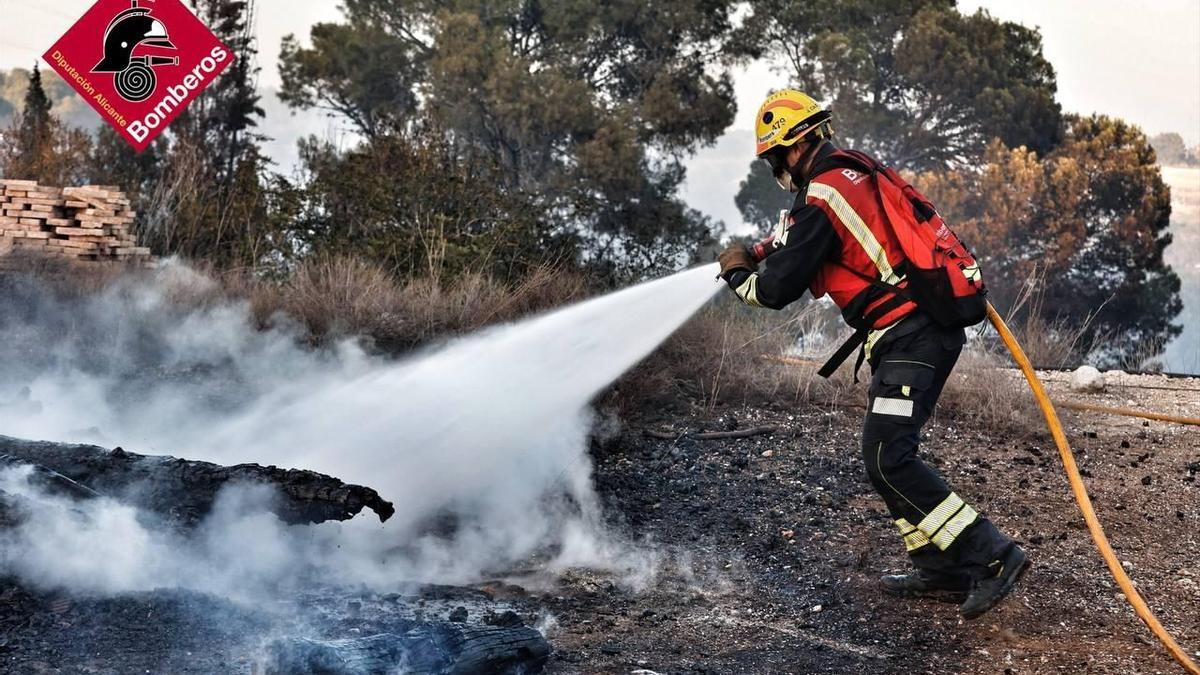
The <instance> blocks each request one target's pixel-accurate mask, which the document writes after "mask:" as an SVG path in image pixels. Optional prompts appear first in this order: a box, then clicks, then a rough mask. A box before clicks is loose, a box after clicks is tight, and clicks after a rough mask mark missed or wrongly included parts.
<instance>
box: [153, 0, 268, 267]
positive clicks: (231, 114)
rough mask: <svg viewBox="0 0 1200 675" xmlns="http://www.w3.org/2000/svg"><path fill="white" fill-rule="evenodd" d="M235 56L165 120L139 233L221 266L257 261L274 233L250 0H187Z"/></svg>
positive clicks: (162, 245) (155, 244) (159, 247)
mask: <svg viewBox="0 0 1200 675" xmlns="http://www.w3.org/2000/svg"><path fill="white" fill-rule="evenodd" d="M192 6H193V8H194V9H195V11H196V13H197V15H198V16H200V18H201V19H202V20H203V21H204V23H205V24H206V25H207V26H209V28H211V29H212V30H213V32H214V33H215V34H216V35H217V37H218V38H220V39H221V41H222V42H224V43H225V44H226V45H228V46H229V48H230V50H231V51H232V52H233V54H234V55H235V56H236V59H235V61H234V63H233V64H232V65H231V66H230V67H229V68H228V69H227V70H226V71H225V72H224V73H222V75H221V76H220V77H219V78H218V79H217V80H216V81H215V82H213V84H212V85H210V86H209V87H208V88H207V89H205V91H204V92H203V93H202V94H200V96H198V97H197V98H196V100H194V101H193V102H192V103H191V105H189V106H188V108H187V109H186V110H185V111H184V112H183V113H182V114H181V115H180V116H179V118H178V119H177V120H176V121H175V122H174V123H173V124H172V125H171V130H170V137H171V140H170V149H169V150H168V151H167V152H166V153H165V157H164V158H163V163H162V168H161V170H162V177H161V179H160V180H159V181H158V182H157V183H156V186H155V194H154V195H152V198H151V203H152V207H153V208H152V209H151V212H150V213H149V214H147V217H146V218H145V222H144V224H143V236H144V237H145V238H146V239H147V240H148V242H149V243H150V244H151V245H152V246H153V247H155V248H156V249H157V250H160V251H162V252H169V253H180V254H183V255H185V256H191V257H201V258H205V259H207V260H209V261H210V262H213V263H216V264H218V265H222V266H228V265H245V266H253V265H256V264H257V263H258V262H259V261H260V260H259V259H260V257H261V256H263V255H266V254H267V253H268V252H269V247H268V246H267V244H266V242H267V241H268V240H269V239H270V238H271V236H272V233H269V232H267V231H265V230H264V228H265V227H266V226H267V224H268V223H270V222H271V220H270V218H269V217H268V214H267V212H266V204H267V202H268V195H267V194H266V190H265V187H264V184H263V174H264V173H265V170H266V166H267V164H268V160H267V159H266V158H265V157H264V156H263V154H262V151H261V143H262V141H263V140H264V137H263V136H262V135H261V134H259V133H258V132H257V131H256V129H257V126H258V120H259V119H261V118H262V116H263V114H264V113H263V110H262V108H261V107H260V105H259V100H260V96H259V94H258V90H257V78H258V72H259V68H258V66H257V63H256V58H255V57H256V55H257V46H256V44H255V41H254V34H253V26H254V12H255V4H254V2H253V0H193V1H192Z"/></svg>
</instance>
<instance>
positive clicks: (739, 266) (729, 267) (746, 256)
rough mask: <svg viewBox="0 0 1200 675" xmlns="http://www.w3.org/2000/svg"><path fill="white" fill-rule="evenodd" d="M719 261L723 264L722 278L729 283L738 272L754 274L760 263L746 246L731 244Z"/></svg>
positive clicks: (718, 258) (722, 252)
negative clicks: (731, 276) (730, 278)
mask: <svg viewBox="0 0 1200 675" xmlns="http://www.w3.org/2000/svg"><path fill="white" fill-rule="evenodd" d="M717 260H718V261H719V262H720V263H721V278H722V279H724V280H725V281H729V277H730V275H731V274H733V273H734V272H736V271H738V270H746V271H747V272H753V271H755V270H757V269H758V263H757V262H755V260H754V256H753V255H751V254H750V249H748V248H746V246H745V245H744V244H737V243H734V244H730V245H729V248H726V249H725V250H724V251H721V255H719V256H717Z"/></svg>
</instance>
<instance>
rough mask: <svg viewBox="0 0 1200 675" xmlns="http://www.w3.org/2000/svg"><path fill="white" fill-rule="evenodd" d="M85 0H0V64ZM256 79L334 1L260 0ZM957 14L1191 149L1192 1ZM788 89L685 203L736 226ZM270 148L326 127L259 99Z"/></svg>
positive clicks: (1082, 1)
mask: <svg viewBox="0 0 1200 675" xmlns="http://www.w3.org/2000/svg"><path fill="white" fill-rule="evenodd" d="M91 4H92V2H91V1H90V0H54V1H53V2H51V1H49V0H0V68H11V67H14V66H21V67H25V68H28V67H30V66H31V65H32V64H33V61H34V60H35V59H36V58H38V56H39V55H40V54H41V53H42V52H43V51H44V50H45V49H46V47H48V46H49V45H50V44H52V43H53V42H54V40H56V39H57V38H58V36H59V35H61V34H62V33H63V32H64V31H66V29H67V27H68V26H69V25H70V24H71V23H72V22H73V21H74V20H75V19H76V18H78V16H79V15H81V14H82V13H83V11H84V10H85V9H86V8H87V7H89V6H90V5H91ZM258 6H259V13H258V14H259V15H258V35H259V40H260V48H261V50H262V53H261V55H260V61H261V64H262V66H263V71H262V76H261V80H260V83H261V84H262V85H263V87H264V88H268V89H269V88H273V87H276V86H278V83H279V75H278V69H277V62H278V53H279V42H280V39H281V38H282V37H283V36H284V35H286V34H287V33H297V34H299V35H307V32H308V28H309V26H311V25H312V24H313V23H315V22H317V21H327V20H334V19H336V18H337V17H338V16H339V14H338V11H337V3H336V2H334V1H333V0H259V2H258ZM959 6H960V8H961V9H962V10H963V11H964V12H974V11H975V10H976V9H979V8H984V9H986V10H987V11H989V12H991V13H992V14H993V15H994V16H996V17H998V18H1001V19H1005V20H1010V21H1017V22H1020V23H1023V24H1026V25H1030V26H1037V27H1039V28H1040V29H1041V31H1042V36H1043V39H1044V42H1045V54H1046V57H1047V58H1048V59H1049V60H1050V62H1051V63H1052V64H1054V67H1055V69H1056V71H1057V73H1058V87H1059V101H1060V102H1061V103H1062V105H1063V108H1064V110H1066V111H1068V112H1083V113H1090V112H1103V113H1108V114H1112V115H1116V116H1120V117H1123V118H1125V119H1127V120H1130V121H1132V122H1134V123H1137V124H1139V125H1141V126H1142V127H1143V128H1144V129H1145V130H1146V132H1147V133H1150V134H1155V133H1159V132H1163V131H1178V132H1179V133H1180V134H1182V135H1183V136H1184V138H1185V139H1186V140H1187V142H1188V143H1189V144H1196V143H1200V0H1153V1H1152V2H1145V1H1143V2H1136V3H1135V2H1132V1H1131V0H1053V1H1048V0H962V1H961V2H960V3H959ZM785 83H786V81H785V78H784V77H783V76H780V75H777V74H775V73H772V72H771V71H770V70H769V69H768V68H767V67H765V66H763V65H757V66H753V67H751V68H749V69H746V70H743V71H739V72H738V73H737V82H736V84H737V95H738V104H739V110H738V115H737V119H736V121H735V122H734V124H733V126H732V127H731V128H730V130H729V131H728V133H726V134H725V136H724V137H722V138H721V140H720V141H719V142H718V143H717V144H716V145H715V146H713V147H711V148H706V149H703V150H702V151H701V152H700V153H698V154H697V156H696V157H695V158H694V159H693V160H692V161H691V162H690V163H689V180H688V185H687V188H686V190H685V197H686V198H687V199H688V200H689V201H690V202H691V204H692V205H693V206H695V207H696V208H699V209H700V210H702V211H705V212H706V213H709V214H711V215H713V216H715V217H717V218H721V219H723V220H725V221H726V222H727V223H728V224H729V225H730V226H731V227H732V228H735V229H736V228H737V227H738V226H739V225H740V220H741V219H740V217H739V216H738V213H737V210H736V208H735V207H734V205H733V195H734V194H735V193H736V191H737V185H738V181H740V180H741V178H742V177H743V176H744V175H745V171H746V167H747V165H748V163H749V161H750V154H751V152H752V150H751V146H752V140H751V134H750V131H749V129H750V127H751V122H752V119H753V115H754V111H755V109H756V108H757V107H758V103H759V102H760V99H761V98H762V97H763V96H764V95H765V94H766V92H767V91H768V90H770V89H773V88H778V87H780V86H782V85H784V84H785ZM264 104H265V106H264V107H266V108H267V112H268V115H269V119H268V120H267V122H266V126H265V129H264V130H265V131H266V132H267V133H268V134H269V135H272V136H274V137H275V140H274V142H272V143H271V144H270V145H269V147H268V151H269V152H270V153H271V154H272V156H273V157H275V158H276V160H277V161H278V162H279V164H280V165H281V166H282V167H284V168H286V167H288V166H290V164H291V162H292V161H293V159H294V156H295V153H294V146H295V139H296V138H299V137H300V136H302V135H304V134H308V133H325V132H328V131H330V130H331V125H330V123H329V122H328V121H326V120H324V119H322V118H321V117H320V116H318V115H311V114H301V115H294V116H293V115H289V114H287V113H286V108H284V107H283V106H282V105H281V104H279V103H278V102H277V100H275V99H274V97H273V96H270V95H269V94H268V96H267V98H266V100H265V101H264Z"/></svg>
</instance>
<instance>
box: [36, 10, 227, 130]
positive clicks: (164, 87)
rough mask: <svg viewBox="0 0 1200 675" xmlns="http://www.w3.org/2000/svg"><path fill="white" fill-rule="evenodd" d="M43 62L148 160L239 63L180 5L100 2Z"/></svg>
mask: <svg viewBox="0 0 1200 675" xmlns="http://www.w3.org/2000/svg"><path fill="white" fill-rule="evenodd" d="M42 58H43V59H45V61H46V63H48V64H49V65H50V67H52V68H53V69H54V70H55V71H56V72H57V73H58V74H59V75H61V76H62V78H63V79H64V80H66V81H67V84H69V85H71V86H72V87H73V88H74V89H75V91H77V92H79V94H80V95H81V96H83V97H84V98H85V99H86V100H87V102H88V103H89V104H90V105H91V106H92V107H93V108H95V109H96V112H98V113H100V116H101V117H103V118H104V120H105V121H106V122H108V123H109V124H111V125H112V127H113V128H114V129H116V130H117V132H118V133H120V134H121V136H123V137H124V138H125V140H127V141H129V143H130V144H131V145H133V147H134V148H136V149H137V151H138V152H141V151H142V150H145V149H146V147H147V146H149V145H150V142H151V141H153V140H154V139H155V138H156V137H157V136H158V135H159V134H161V133H162V132H163V130H164V129H166V127H167V125H168V124H170V123H171V121H172V120H174V119H175V118H176V117H178V116H179V113H181V112H183V109H184V108H186V107H187V106H188V104H189V103H191V102H192V100H194V99H195V98H196V97H197V96H199V95H200V92H202V91H204V89H205V88H207V87H208V86H209V85H210V84H212V83H213V81H214V80H215V79H216V78H217V76H218V75H220V74H221V73H222V72H223V71H224V70H225V69H226V68H228V67H229V65H230V64H231V63H233V59H234V55H233V52H231V51H230V50H229V48H228V47H227V46H225V45H224V44H222V43H221V41H220V40H218V39H217V36H215V35H213V33H212V31H210V30H209V29H208V28H207V27H206V26H205V25H204V24H203V23H201V22H200V20H199V19H198V18H196V15H195V14H192V12H191V10H189V9H188V8H187V7H185V6H184V5H183V3H182V2H180V0H99V1H98V2H97V3H96V4H94V5H92V8H91V9H89V10H88V11H87V12H86V13H84V15H83V17H82V18H80V19H79V21H77V22H76V23H75V25H73V26H71V28H70V29H69V30H67V32H66V33H65V34H64V35H63V36H62V37H61V38H59V39H58V42H55V43H54V45H53V46H52V47H50V49H48V50H47V51H46V53H45V54H43V55H42Z"/></svg>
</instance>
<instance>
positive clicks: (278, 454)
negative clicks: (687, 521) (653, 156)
mask: <svg viewBox="0 0 1200 675" xmlns="http://www.w3.org/2000/svg"><path fill="white" fill-rule="evenodd" d="M715 273H716V270H715V268H714V267H713V266H707V267H703V268H699V269H695V270H690V271H687V272H683V273H679V274H677V275H674V276H672V277H668V278H665V279H660V280H657V281H653V282H648V283H645V284H642V285H639V286H635V287H633V288H629V289H626V290H624V291H620V292H617V293H613V294H610V295H607V296H603V297H600V298H596V299H593V300H590V301H586V302H583V303H579V304H576V305H573V306H570V307H567V308H564V309H561V310H558V311H555V312H552V313H549V314H545V315H542V316H538V317H534V318H531V319H527V320H525V321H522V322H519V323H515V324H511V325H505V326H498V327H494V328H491V329H488V330H485V331H482V332H480V333H478V334H475V335H471V336H467V337H465V338H461V339H457V340H454V341H452V342H449V343H446V344H444V345H441V346H439V347H436V348H433V349H429V350H426V351H425V352H422V353H419V354H416V355H413V356H411V357H409V358H407V359H405V360H402V361H398V362H397V361H393V360H388V359H384V358H382V357H378V356H373V355H370V354H368V353H367V352H366V351H364V350H363V349H362V348H361V347H360V346H359V345H358V344H357V343H356V342H355V341H353V340H347V341H344V342H341V343H339V344H336V345H333V346H331V347H328V348H325V349H320V350H312V349H308V348H306V347H304V346H303V341H302V340H301V339H300V334H299V331H298V330H295V329H294V328H291V327H289V326H288V325H287V323H286V322H277V324H278V325H277V327H274V328H271V329H267V330H258V329H256V328H255V327H254V325H253V322H252V321H251V318H250V313H249V311H248V308H247V307H246V306H244V305H240V304H237V303H227V304H217V305H215V306H209V307H204V308H199V309H197V308H195V307H191V308H189V309H182V308H181V307H182V306H181V305H180V304H179V303H175V302H173V301H172V298H173V297H175V295H176V294H177V293H179V292H181V291H188V290H194V289H195V288H197V287H198V286H203V285H206V284H211V283H212V282H211V281H210V280H208V279H207V278H205V277H204V276H202V275H199V274H197V273H195V272H193V271H191V270H189V269H188V268H186V267H184V266H181V265H178V264H168V265H165V266H164V267H163V269H161V270H160V271H159V272H158V273H157V275H156V276H155V277H154V279H153V282H152V283H146V282H145V280H142V281H141V282H139V283H137V284H134V283H132V282H130V283H119V284H116V285H114V286H113V287H111V288H109V289H107V290H104V291H102V292H100V293H98V294H95V295H90V296H86V297H82V298H64V297H63V296H61V295H59V294H55V293H52V292H50V291H48V290H47V289H45V288H44V287H42V286H40V285H38V284H37V283H35V282H33V281H28V280H26V281H13V280H10V281H8V282H7V284H8V286H9V287H8V288H7V289H5V291H6V292H5V293H4V297H3V300H0V340H2V341H3V344H4V345H5V349H3V350H0V433H5V434H8V435H12V436H20V437H26V438H33V439H39V440H54V441H71V442H89V443H96V444H100V445H106V446H110V447H111V446H116V445H120V446H123V447H125V448H126V449H129V450H132V451H135V452H142V453H147V454H171V455H176V456H182V457H188V458H190V459H202V460H209V461H214V462H219V463H223V464H233V463H241V462H256V463H260V464H275V465H278V466H282V467H288V468H304V469H312V470H315V471H320V472H322V473H327V474H330V475H333V476H337V477H339V478H341V479H343V480H346V481H348V482H352V483H358V484H362V485H368V486H370V487H373V488H375V489H377V490H378V491H379V492H380V493H381V494H382V495H383V496H384V497H385V498H386V499H389V500H391V501H393V502H394V503H395V505H396V507H397V514H396V516H395V517H394V518H393V519H392V520H391V521H389V522H388V523H387V524H386V525H379V524H378V523H372V522H370V521H369V520H368V519H367V518H364V517H360V518H359V519H356V520H354V521H351V522H349V523H345V524H324V525H317V526H305V527H286V526H283V525H281V524H280V523H279V522H278V521H276V520H275V519H274V517H273V516H269V515H266V514H263V513H262V510H261V509H260V508H255V504H256V500H263V499H269V498H270V495H269V494H262V493H261V491H257V490H232V491H229V492H228V493H227V494H225V495H224V496H223V499H222V500H221V502H220V504H219V506H218V508H217V509H216V510H215V512H214V513H213V514H212V516H211V517H210V518H209V520H208V521H207V522H206V523H205V524H204V526H203V527H201V528H200V530H199V531H198V532H196V533H193V534H190V535H188V536H187V537H186V539H185V538H183V535H179V534H176V533H170V532H167V531H165V530H162V529H160V528H156V527H154V525H153V524H152V523H147V522H146V519H145V518H144V517H141V516H139V514H138V513H136V512H135V511H133V510H132V509H130V508H129V507H127V506H122V505H121V504H119V503H116V502H114V501H111V500H93V501H91V502H86V503H83V504H68V503H66V502H62V501H61V500H58V499H57V498H54V497H51V496H48V495H44V494H40V493H39V492H38V491H37V490H35V489H33V488H31V487H30V486H29V485H28V483H27V482H26V481H25V480H24V477H23V475H22V474H21V473H20V472H19V471H11V470H10V471H8V472H5V473H4V474H3V475H2V476H0V490H3V491H4V492H8V493H10V494H15V495H20V496H21V498H22V499H25V500H27V501H28V502H30V503H33V504H36V505H37V507H38V508H35V509H32V512H33V513H34V514H35V515H34V517H32V518H31V519H30V520H28V521H27V522H26V523H25V524H23V525H22V526H21V527H20V529H18V530H16V531H13V532H9V533H8V534H6V535H5V539H4V540H3V541H0V544H3V546H4V553H3V554H0V566H2V567H3V568H6V569H8V570H9V571H12V572H15V573H17V574H20V575H21V576H22V577H23V578H26V579H27V580H30V581H32V582H34V583H39V584H41V585H46V586H64V587H72V588H86V589H91V590H109V591H118V590H137V589H147V588H154V587H160V586H184V587H192V588H198V589H202V590H210V591H216V592H222V593H229V594H234V593H235V592H236V591H237V588H242V587H245V586H247V585H254V586H257V587H260V588H262V587H270V586H271V585H273V584H277V583H282V582H284V581H285V580H288V579H301V578H303V577H305V576H307V575H314V574H319V575H322V577H323V578H324V579H326V580H330V579H334V580H339V581H344V582H354V583H366V584H368V585H375V586H383V585H389V584H395V583H397V582H401V581H438V582H442V583H455V582H464V581H469V580H472V579H477V578H479V577H481V576H484V575H488V574H490V573H497V572H501V571H503V570H505V569H506V568H509V567H511V566H512V565H513V564H514V563H516V562H517V561H524V560H527V559H528V558H529V557H530V556H531V555H535V554H545V553H546V552H553V554H554V556H555V558H554V559H544V560H543V563H544V564H546V565H548V566H549V567H551V568H553V567H554V566H556V565H577V564H578V565H594V566H601V567H615V568H621V567H629V566H630V565H632V564H634V563H637V562H639V561H642V562H644V561H643V560H642V559H641V558H639V556H637V555H636V554H633V553H632V551H631V549H630V548H629V547H628V546H627V545H626V544H625V543H623V542H621V541H620V540H619V539H616V538H614V537H613V536H611V535H610V534H609V533H606V532H605V531H604V529H603V527H602V525H601V517H600V513H599V507H598V504H597V500H596V496H595V494H594V493H593V491H592V487H591V465H590V462H589V459H588V456H587V452H586V450H587V438H588V434H589V430H590V428H591V426H592V423H593V419H592V413H591V411H590V408H589V402H590V401H591V399H592V398H593V397H594V396H595V395H596V394H597V393H598V392H600V391H601V390H602V389H603V388H604V387H606V386H607V385H608V384H609V383H611V382H612V381H613V380H615V379H616V378H617V377H619V376H620V375H621V374H622V373H623V372H624V371H625V370H627V369H628V368H630V367H631V366H633V365H634V364H635V363H637V362H638V361H639V360H641V359H642V358H644V357H645V356H646V355H648V354H649V353H650V352H651V351H652V350H653V349H654V348H655V347H656V346H657V345H658V344H660V343H661V342H662V341H663V340H664V339H666V337H667V336H669V335H670V333H671V332H673V331H674V330H675V329H676V328H678V327H679V326H680V325H681V324H682V323H683V322H684V321H686V320H687V318H688V317H689V316H691V315H692V314H693V313H694V312H695V311H696V310H697V309H699V308H700V307H701V306H702V305H703V304H704V303H705V302H707V301H708V299H709V298H710V297H711V295H712V294H713V293H714V292H715V289H716V285H715V284H714V282H713V278H714V276H715Z"/></svg>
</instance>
